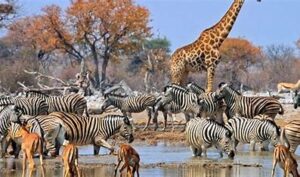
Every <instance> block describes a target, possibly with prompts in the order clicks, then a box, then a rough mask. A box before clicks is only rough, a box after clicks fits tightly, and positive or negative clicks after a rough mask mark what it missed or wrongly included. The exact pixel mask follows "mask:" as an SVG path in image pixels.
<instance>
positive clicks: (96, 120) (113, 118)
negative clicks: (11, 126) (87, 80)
mask: <svg viewBox="0 0 300 177" xmlns="http://www.w3.org/2000/svg"><path fill="white" fill-rule="evenodd" d="M18 119H20V116H18V115H16V116H15V117H14V118H13V119H12V121H13V122H17V121H18ZM44 119H47V120H48V121H49V120H51V121H52V122H53V124H54V126H52V130H45V129H43V131H44V133H45V136H44V137H45V141H46V142H47V141H49V137H47V136H53V137H52V140H53V141H54V142H50V143H52V144H56V145H55V146H56V147H58V148H59V147H60V146H61V145H63V144H64V143H65V142H70V143H73V144H77V145H87V144H93V145H94V147H95V149H94V154H95V155H96V154H98V153H99V150H100V147H101V146H103V147H106V148H108V149H110V150H111V151H113V147H112V146H111V145H110V144H109V143H108V142H107V139H108V138H109V137H111V136H112V135H114V134H116V133H118V132H119V133H120V135H121V136H122V137H124V138H125V139H127V140H128V142H129V143H131V142H132V141H133V140H134V138H133V134H132V125H131V124H130V121H129V119H128V117H126V116H120V115H107V116H105V117H94V116H90V117H86V116H78V115H75V114H70V113H65V112H53V113H50V114H49V115H47V116H46V117H45V118H44ZM39 122H40V125H41V127H42V128H43V126H44V125H43V124H44V123H43V121H41V120H39ZM52 132H55V133H52ZM47 134H48V135H47Z"/></svg>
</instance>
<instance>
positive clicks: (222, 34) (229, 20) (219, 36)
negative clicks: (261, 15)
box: [204, 0, 244, 48]
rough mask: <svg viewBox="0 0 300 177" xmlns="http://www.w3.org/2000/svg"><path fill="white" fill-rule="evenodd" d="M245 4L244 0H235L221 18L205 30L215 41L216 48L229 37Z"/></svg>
mask: <svg viewBox="0 0 300 177" xmlns="http://www.w3.org/2000/svg"><path fill="white" fill-rule="evenodd" d="M243 4H244V0H234V2H233V3H232V4H231V6H230V8H229V9H228V11H227V12H226V14H225V15H224V16H223V17H222V18H221V20H220V21H219V22H218V23H217V24H215V25H214V26H212V27H211V28H208V29H206V30H205V31H204V33H209V34H208V36H209V38H210V40H211V41H213V44H212V45H213V47H214V48H219V47H220V46H221V44H222V43H223V41H224V40H225V39H226V38H227V36H228V34H229V33H230V31H231V29H232V26H233V25H234V22H235V20H236V18H237V16H238V14H239V12H240V10H241V8H242V6H243Z"/></svg>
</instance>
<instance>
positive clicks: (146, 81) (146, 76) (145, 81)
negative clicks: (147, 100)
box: [144, 69, 150, 93]
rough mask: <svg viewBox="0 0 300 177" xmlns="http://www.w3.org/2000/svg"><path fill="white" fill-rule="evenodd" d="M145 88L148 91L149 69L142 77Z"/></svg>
mask: <svg viewBox="0 0 300 177" xmlns="http://www.w3.org/2000/svg"><path fill="white" fill-rule="evenodd" d="M144 84H145V90H146V92H147V93H149V92H150V71H149V70H148V69H147V71H146V73H145V77H144Z"/></svg>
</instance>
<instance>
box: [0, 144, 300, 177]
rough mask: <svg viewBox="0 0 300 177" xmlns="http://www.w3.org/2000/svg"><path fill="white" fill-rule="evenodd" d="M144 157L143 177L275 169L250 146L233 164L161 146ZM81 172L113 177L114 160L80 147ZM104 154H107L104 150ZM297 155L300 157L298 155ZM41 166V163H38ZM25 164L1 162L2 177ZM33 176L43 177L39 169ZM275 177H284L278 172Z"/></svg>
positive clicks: (240, 174)
mask: <svg viewBox="0 0 300 177" xmlns="http://www.w3.org/2000/svg"><path fill="white" fill-rule="evenodd" d="M134 147H135V148H136V149H137V150H138V152H139V153H140V155H141V169H140V176H142V177H143V176H149V177H150V176H151V177H181V176H184V177H265V176H267V177H269V176H271V168H272V153H271V152H249V151H248V149H249V146H239V147H238V154H237V155H236V157H235V159H234V160H229V159H227V157H224V158H219V154H218V153H217V151H216V150H214V149H210V150H209V151H208V158H193V157H192V154H191V152H190V150H189V148H187V147H184V146H176V145H166V144H163V143H161V144H158V145H157V146H138V145H137V146H134ZM79 151H80V154H81V156H80V159H79V163H80V168H81V171H82V174H83V176H86V177H102V176H103V177H110V176H113V171H114V165H113V164H114V163H115V162H116V159H115V157H114V156H109V155H100V156H96V157H95V156H92V155H91V154H92V147H91V146H86V147H80V150H79ZM100 153H101V154H106V153H107V151H106V150H105V149H102V150H101V152H100ZM296 154H299V150H298V152H296ZM35 160H36V162H37V163H38V159H35ZM298 162H299V159H298ZM45 171H46V176H47V177H48V176H49V177H60V176H63V167H62V164H61V161H60V159H59V158H57V159H46V160H45ZM21 175H22V161H21V160H20V159H17V160H15V159H12V158H7V159H4V160H3V159H0V177H20V176H21ZM34 176H36V177H37V176H41V170H40V169H39V166H37V170H36V171H35V172H34ZM275 176H276V177H281V176H283V173H282V170H281V169H279V168H276V173H275Z"/></svg>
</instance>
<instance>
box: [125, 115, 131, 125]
mask: <svg viewBox="0 0 300 177" xmlns="http://www.w3.org/2000/svg"><path fill="white" fill-rule="evenodd" d="M124 123H125V124H127V125H129V124H130V121H129V119H128V117H127V116H126V117H124Z"/></svg>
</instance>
